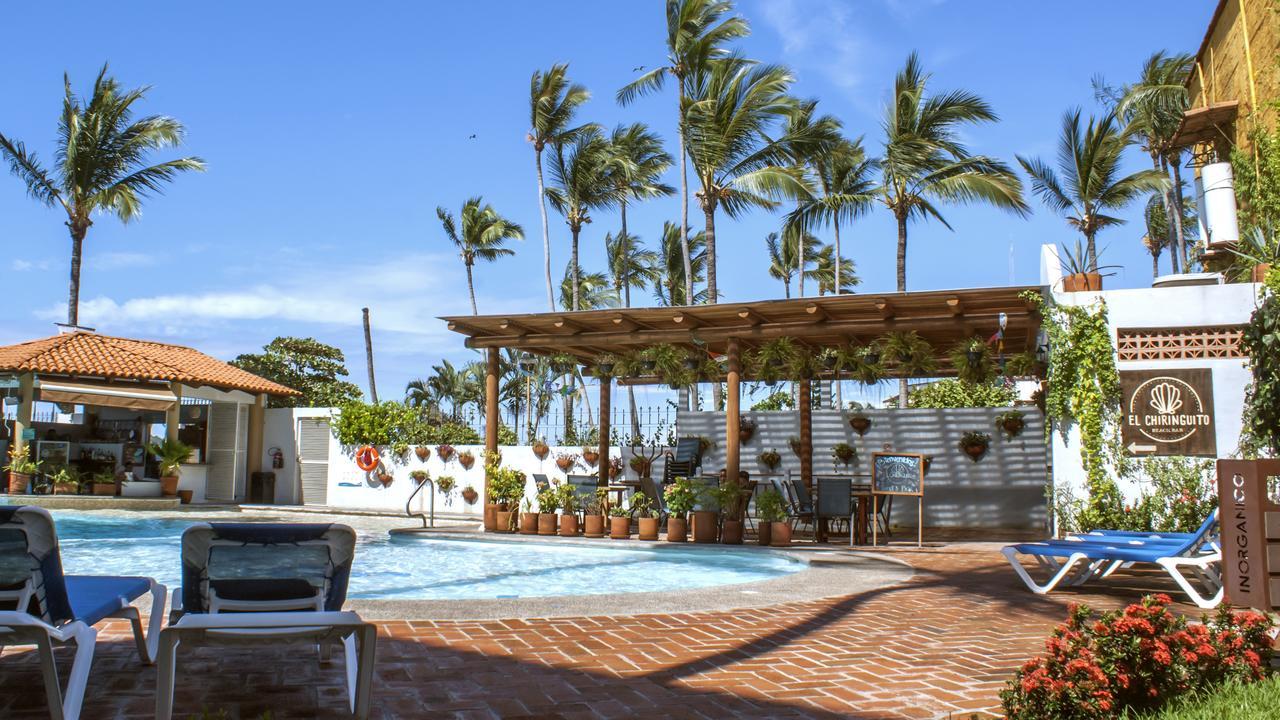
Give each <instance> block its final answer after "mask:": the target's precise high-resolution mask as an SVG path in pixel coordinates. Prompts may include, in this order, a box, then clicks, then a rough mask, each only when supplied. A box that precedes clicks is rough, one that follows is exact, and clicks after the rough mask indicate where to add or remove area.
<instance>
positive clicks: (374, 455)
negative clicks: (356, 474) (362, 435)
mask: <svg viewBox="0 0 1280 720" xmlns="http://www.w3.org/2000/svg"><path fill="white" fill-rule="evenodd" d="M379 461H380V458H379V457H378V448H376V447H374V446H372V445H364V446H361V448H360V449H359V450H357V451H356V467H358V468H360V469H361V470H363V471H365V472H369V471H370V470H372V469H374V468H376V467H378V462H379Z"/></svg>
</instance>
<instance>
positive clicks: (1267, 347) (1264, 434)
mask: <svg viewBox="0 0 1280 720" xmlns="http://www.w3.org/2000/svg"><path fill="white" fill-rule="evenodd" d="M1266 280H1267V282H1266V285H1265V288H1264V290H1263V292H1262V297H1261V298H1260V299H1259V301H1258V306H1257V308H1256V309H1255V310H1254V311H1253V315H1252V316H1251V317H1250V318H1249V324H1248V325H1246V326H1245V329H1244V334H1243V335H1242V336H1241V338H1240V349H1242V350H1244V351H1245V352H1246V353H1247V354H1248V355H1249V368H1250V370H1251V371H1252V373H1253V382H1252V383H1250V384H1249V388H1248V390H1247V391H1246V392H1245V403H1244V405H1245V407H1244V433H1243V437H1242V439H1241V450H1242V451H1244V453H1245V454H1246V455H1256V454H1258V453H1262V454H1267V455H1270V456H1271V457H1280V268H1272V269H1271V272H1270V273H1268V274H1267V278H1266Z"/></svg>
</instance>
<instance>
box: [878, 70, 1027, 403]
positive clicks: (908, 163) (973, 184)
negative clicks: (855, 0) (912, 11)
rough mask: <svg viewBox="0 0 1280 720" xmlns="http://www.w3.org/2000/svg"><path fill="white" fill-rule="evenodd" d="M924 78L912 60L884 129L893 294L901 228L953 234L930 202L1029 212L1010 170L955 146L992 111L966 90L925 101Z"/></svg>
mask: <svg viewBox="0 0 1280 720" xmlns="http://www.w3.org/2000/svg"><path fill="white" fill-rule="evenodd" d="M929 79H930V76H929V74H927V73H925V72H924V68H922V67H921V65H920V58H919V56H917V55H916V54H915V53H911V55H909V56H908V57H907V63H906V65H905V66H904V67H903V68H902V70H901V71H900V72H899V73H898V75H897V78H896V79H895V80H894V88H893V100H892V104H891V105H890V106H889V107H888V108H887V110H886V112H885V117H884V121H883V123H882V126H883V128H884V153H883V158H882V159H881V161H880V170H881V189H880V193H881V200H882V202H884V204H885V206H886V207H888V208H889V211H890V212H892V213H893V217H894V219H895V220H897V222H898V291H899V292H905V291H906V289H907V221H909V220H911V219H913V218H921V219H927V218H931V217H932V218H934V219H936V220H937V221H938V222H940V223H942V224H943V226H945V227H946V228H947V229H948V230H950V229H951V225H949V224H948V223H947V221H946V219H945V218H943V217H942V213H941V212H940V211H939V210H938V208H937V207H936V206H935V205H934V201H935V200H937V201H942V202H952V203H974V202H985V203H989V204H991V205H995V206H996V207H999V208H1003V209H1007V210H1011V211H1013V212H1016V213H1019V214H1023V213H1025V212H1026V211H1027V206H1026V203H1025V202H1023V199H1022V183H1021V181H1019V180H1018V177H1017V176H1016V175H1015V174H1014V173H1013V171H1012V170H1010V169H1009V167H1008V166H1007V165H1005V164H1004V163H1002V162H1000V161H999V160H996V159H994V158H990V157H987V156H985V155H971V154H969V150H968V149H967V148H966V147H965V146H964V145H963V144H962V143H961V142H960V133H961V131H962V129H963V128H964V127H965V126H966V125H973V124H977V123H983V122H995V121H996V120H997V117H996V114H995V112H993V111H992V109H991V106H990V105H988V104H987V103H986V101H985V100H983V99H982V98H980V97H978V96H977V95H974V94H973V93H970V92H967V91H964V90H953V91H951V92H947V93H943V94H941V95H929V94H928V84H929ZM904 383H905V381H904ZM903 407H906V405H905V403H904V404H903Z"/></svg>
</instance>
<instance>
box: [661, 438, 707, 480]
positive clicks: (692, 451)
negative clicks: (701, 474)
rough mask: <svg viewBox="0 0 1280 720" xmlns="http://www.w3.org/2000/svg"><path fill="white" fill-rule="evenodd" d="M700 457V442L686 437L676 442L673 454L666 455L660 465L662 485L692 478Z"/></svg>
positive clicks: (697, 439)
mask: <svg viewBox="0 0 1280 720" xmlns="http://www.w3.org/2000/svg"><path fill="white" fill-rule="evenodd" d="M701 457H702V440H700V439H699V438H696V437H686V438H680V439H678V440H676V447H675V451H674V452H669V453H667V454H666V462H664V463H663V464H662V484H663V485H666V484H668V483H672V482H675V479H676V478H678V477H684V478H687V477H692V476H693V471H694V470H696V469H697V467H698V465H699V462H698V461H699V460H701Z"/></svg>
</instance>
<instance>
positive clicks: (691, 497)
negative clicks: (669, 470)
mask: <svg viewBox="0 0 1280 720" xmlns="http://www.w3.org/2000/svg"><path fill="white" fill-rule="evenodd" d="M662 497H663V499H664V500H665V501H666V503H667V512H668V513H669V515H668V516H667V542H686V541H687V540H688V536H689V525H688V523H687V521H686V519H685V518H686V516H688V514H689V512H690V511H692V510H693V506H694V505H697V504H698V488H697V487H696V486H695V485H694V484H693V481H691V480H690V479H689V478H684V477H678V478H676V481H675V482H673V483H671V484H670V485H668V486H667V489H666V491H665V492H663V494H662Z"/></svg>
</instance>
